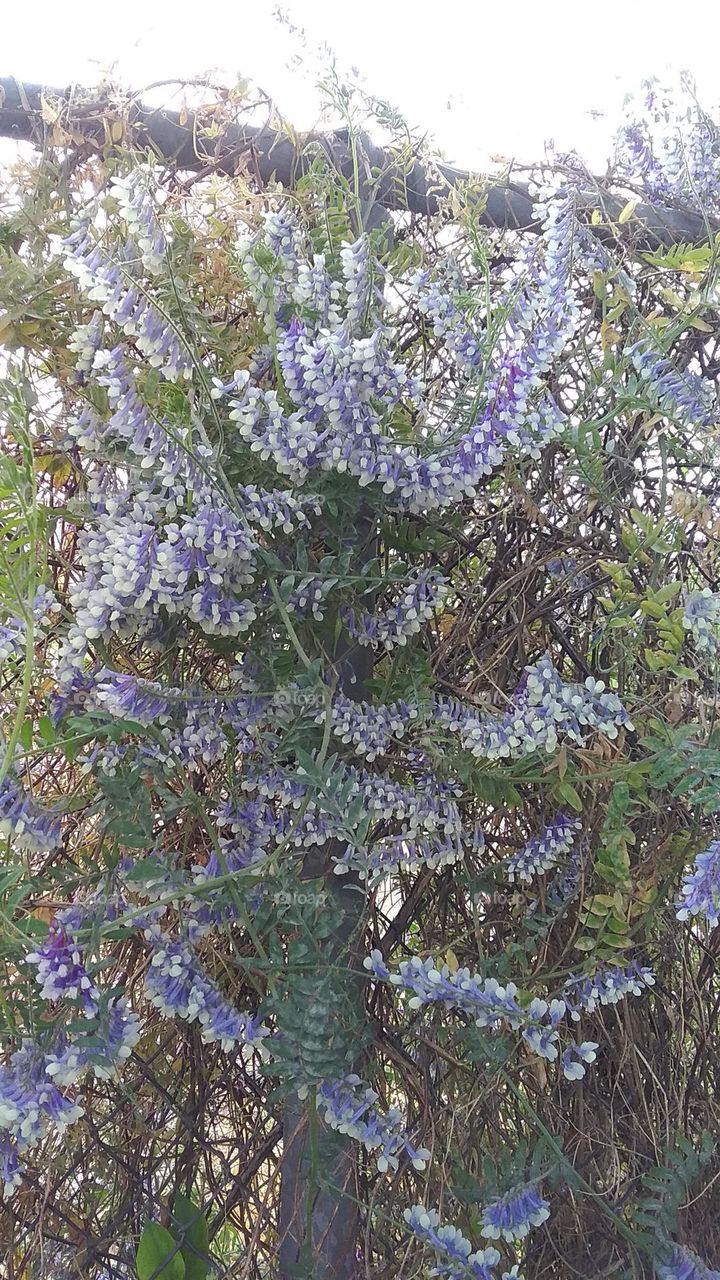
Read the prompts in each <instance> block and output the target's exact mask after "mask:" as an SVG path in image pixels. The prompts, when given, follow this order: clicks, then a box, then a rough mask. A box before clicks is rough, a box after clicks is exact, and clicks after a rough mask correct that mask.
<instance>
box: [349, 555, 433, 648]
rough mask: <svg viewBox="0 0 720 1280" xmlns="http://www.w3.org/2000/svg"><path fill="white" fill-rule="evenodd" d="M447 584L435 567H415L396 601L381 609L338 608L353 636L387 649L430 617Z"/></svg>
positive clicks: (399, 643)
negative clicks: (356, 609) (360, 610)
mask: <svg viewBox="0 0 720 1280" xmlns="http://www.w3.org/2000/svg"><path fill="white" fill-rule="evenodd" d="M447 591H448V584H447V582H446V580H445V579H444V578H443V577H442V575H441V574H439V573H438V572H437V571H435V570H432V569H419V570H417V572H416V573H415V575H414V578H413V579H412V580H411V581H410V582H409V583H408V585H407V586H406V587H405V589H404V590H403V592H402V593H401V594H400V596H399V597H398V599H397V600H396V602H395V603H394V604H393V605H391V606H390V607H389V608H388V609H386V610H384V612H382V613H364V612H362V613H357V612H356V611H355V610H354V609H352V608H346V609H344V610H343V611H342V619H343V622H344V623H345V626H346V627H347V629H348V632H349V634H350V635H351V636H352V638H353V640H357V642H358V644H362V645H371V646H372V648H373V649H378V648H381V649H385V650H386V651H389V650H391V649H394V648H396V647H397V646H399V645H405V644H407V642H408V639H409V637H410V636H413V635H416V634H417V632H418V631H419V630H420V628H421V626H422V624H423V623H424V622H427V620H428V619H429V618H431V617H432V615H433V613H434V612H435V610H436V609H437V608H438V606H439V605H440V604H441V603H442V601H443V600H444V598H445V596H446V595H447Z"/></svg>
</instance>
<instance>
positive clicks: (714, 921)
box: [676, 840, 720, 928]
mask: <svg viewBox="0 0 720 1280" xmlns="http://www.w3.org/2000/svg"><path fill="white" fill-rule="evenodd" d="M676 906H677V918H678V920H689V919H690V917H691V916H704V917H705V919H706V920H707V921H708V924H710V925H711V926H712V927H713V928H715V926H716V925H718V924H720V840H713V842H712V844H710V845H708V847H707V849H705V850H704V851H703V852H702V853H699V854H698V855H697V857H696V858H695V863H694V866H693V869H692V871H687V872H686V873H685V876H684V878H683V883H682V886H681V889H680V898H679V900H678V902H677V904H676Z"/></svg>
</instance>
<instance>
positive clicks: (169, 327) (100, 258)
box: [62, 223, 192, 382]
mask: <svg viewBox="0 0 720 1280" xmlns="http://www.w3.org/2000/svg"><path fill="white" fill-rule="evenodd" d="M144 238H145V237H144ZM62 246H63V248H64V249H65V250H67V253H66V257H65V269H66V270H67V271H68V272H69V273H70V275H72V276H74V277H75V279H76V280H77V281H78V284H79V286H80V288H81V289H82V290H83V292H84V293H85V295H86V297H87V298H88V300H89V301H90V302H98V303H99V304H100V307H101V309H102V311H103V313H104V314H105V315H106V316H107V317H108V319H110V320H111V321H112V322H113V323H114V324H116V325H117V326H118V328H120V329H121V330H122V332H123V333H124V334H126V335H127V336H128V337H129V338H132V339H133V341H134V342H135V343H136V344H137V346H138V348H139V349H140V351H141V352H142V354H143V355H144V356H145V357H146V359H147V361H148V363H149V364H150V365H151V367H152V368H154V369H159V370H160V371H161V373H162V374H163V376H164V377H165V378H167V379H168V380H169V381H171V382H176V381H177V380H178V379H180V378H189V377H190V376H191V375H192V360H191V358H190V356H189V354H188V352H187V350H186V346H185V342H184V340H183V339H182V337H181V336H180V331H179V329H178V328H177V326H175V325H174V324H173V323H172V322H171V321H170V320H169V318H168V316H167V314H166V312H165V310H164V308H161V307H160V306H158V305H157V304H156V303H155V302H153V301H151V300H150V298H149V297H148V294H147V290H146V288H145V287H144V285H142V284H141V283H140V282H139V281H136V279H135V277H136V276H137V265H138V262H139V263H140V264H141V265H142V266H146V265H147V264H146V263H145V261H144V256H147V255H143V254H141V252H140V249H139V247H138V245H137V244H136V242H135V241H134V240H132V239H130V240H127V241H126V242H125V244H124V245H122V246H121V247H120V248H119V250H118V252H117V260H116V261H115V262H113V261H112V260H111V259H110V258H109V257H107V256H106V255H105V254H104V253H103V251H102V249H101V247H100V242H99V240H97V239H95V238H94V237H93V235H92V233H91V231H90V228H89V225H88V224H87V223H81V224H80V226H79V227H77V228H76V229H75V230H74V231H72V232H71V233H70V235H68V236H66V237H65V239H64V240H63V242H62Z"/></svg>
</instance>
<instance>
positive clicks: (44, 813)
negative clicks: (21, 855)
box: [0, 772, 61, 853]
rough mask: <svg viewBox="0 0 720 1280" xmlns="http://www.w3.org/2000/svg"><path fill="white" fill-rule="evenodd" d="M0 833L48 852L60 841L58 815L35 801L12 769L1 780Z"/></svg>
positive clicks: (20, 845) (21, 844)
mask: <svg viewBox="0 0 720 1280" xmlns="http://www.w3.org/2000/svg"><path fill="white" fill-rule="evenodd" d="M0 835H4V836H9V838H10V840H11V841H12V842H13V843H14V844H15V845H16V846H17V848H18V849H27V850H29V851H30V852H39V853H49V852H51V851H52V850H53V849H56V848H57V847H58V845H59V844H60V842H61V835H60V819H59V817H57V815H56V814H54V813H51V812H50V811H49V810H48V809H43V808H42V807H41V806H40V805H38V804H36V803H35V801H34V800H33V798H32V796H31V795H29V794H28V792H27V791H25V789H24V788H23V787H22V785H21V784H20V782H19V781H18V779H17V778H16V777H15V775H14V774H13V773H12V772H8V773H6V774H5V777H4V778H3V779H2V781H1V782H0Z"/></svg>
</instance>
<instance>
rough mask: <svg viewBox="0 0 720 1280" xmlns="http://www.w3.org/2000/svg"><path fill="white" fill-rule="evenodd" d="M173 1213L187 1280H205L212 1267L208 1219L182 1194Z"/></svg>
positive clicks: (178, 1195) (175, 1204) (177, 1196)
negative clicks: (209, 1251) (209, 1254)
mask: <svg viewBox="0 0 720 1280" xmlns="http://www.w3.org/2000/svg"><path fill="white" fill-rule="evenodd" d="M172 1212H173V1230H174V1233H175V1237H176V1239H177V1241H178V1243H179V1245H180V1252H181V1253H182V1256H183V1259H184V1261H185V1280H205V1277H206V1276H207V1273H208V1270H209V1267H210V1259H209V1257H208V1249H209V1238H208V1224H207V1219H206V1217H205V1215H204V1213H203V1212H202V1210H201V1209H198V1208H196V1206H195V1205H194V1204H193V1202H192V1200H188V1198H187V1196H184V1195H181V1193H180V1192H178V1194H177V1195H176V1197H175V1203H174V1205H173V1211H172ZM178 1228H179V1230H178Z"/></svg>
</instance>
